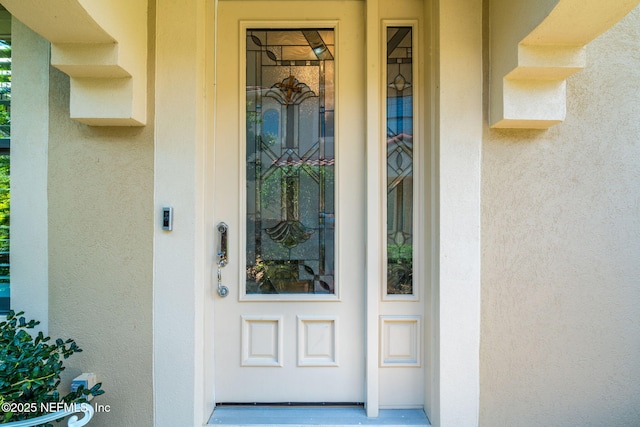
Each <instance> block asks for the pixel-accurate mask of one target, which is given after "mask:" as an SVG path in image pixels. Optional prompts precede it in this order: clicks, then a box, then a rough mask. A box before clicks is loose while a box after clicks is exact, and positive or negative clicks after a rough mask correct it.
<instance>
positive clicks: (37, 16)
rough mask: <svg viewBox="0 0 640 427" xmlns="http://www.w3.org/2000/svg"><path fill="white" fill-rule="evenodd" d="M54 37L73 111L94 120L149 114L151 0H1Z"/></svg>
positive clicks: (114, 122) (137, 119)
mask: <svg viewBox="0 0 640 427" xmlns="http://www.w3.org/2000/svg"><path fill="white" fill-rule="evenodd" d="M0 3H2V5H3V6H5V7H6V8H7V10H8V11H9V12H11V14H12V15H13V16H14V17H15V18H17V19H18V20H20V21H22V23H24V24H25V25H27V26H28V27H29V28H31V29H32V30H33V31H35V32H36V33H38V34H40V35H41V36H42V37H44V38H45V39H47V40H48V41H49V42H50V43H51V65H52V66H54V67H56V68H58V69H59V70H61V71H62V72H64V73H65V74H67V75H69V77H70V107H69V109H70V116H71V118H72V119H75V120H78V121H80V122H82V123H85V124H87V125H91V126H144V125H145V124H146V120H147V2H146V1H144V0H141V1H134V2H132V1H130V0H110V1H109V2H95V1H89V0H48V1H46V2H43V1H41V0H0Z"/></svg>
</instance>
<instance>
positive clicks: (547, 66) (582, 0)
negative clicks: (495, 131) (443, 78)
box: [489, 0, 640, 129]
mask: <svg viewBox="0 0 640 427" xmlns="http://www.w3.org/2000/svg"><path fill="white" fill-rule="evenodd" d="M639 3H640V0H609V1H606V2H603V1H601V0H555V1H553V0H550V1H546V2H545V3H544V4H543V3H540V6H538V8H539V10H534V11H533V12H532V11H531V10H530V8H531V3H530V2H527V1H525V0H516V1H514V0H497V1H495V2H492V8H495V9H491V14H490V20H491V23H490V26H491V36H490V37H491V40H490V45H491V71H490V74H491V75H490V111H489V117H490V124H491V127H492V128H526V129H548V128H550V127H551V126H553V125H555V124H558V123H560V122H562V121H564V119H565V117H566V105H567V93H566V79H567V78H568V77H569V76H571V75H573V74H575V73H577V72H578V71H580V70H582V69H583V68H584V67H585V66H586V45H587V44H588V43H590V42H591V41H592V40H593V39H595V38H596V37H597V36H599V35H600V34H602V33H603V32H605V31H606V30H608V29H609V28H611V27H612V26H613V25H614V24H615V23H617V22H618V21H619V20H620V19H622V18H623V17H624V16H625V15H627V14H628V13H629V12H630V11H631V10H633V8H635V7H636V6H637V5H638V4H639ZM545 6H547V7H548V10H549V12H548V13H544V12H545V10H546V9H544V7H545ZM534 9H535V8H534ZM504 10H508V11H509V12H510V13H501V12H504ZM534 12H535V13H537V15H536V16H541V17H542V18H541V19H542V20H541V21H540V22H539V23H538V24H537V26H535V23H534V25H531V18H530V17H531V16H532V15H535V13H534ZM520 21H522V22H520ZM534 26H535V27H534ZM533 27H534V28H533ZM520 28H524V29H529V30H524V31H525V33H524V34H521V33H520V32H519V31H520V30H519V29H520ZM531 28H533V30H530V29H531ZM527 32H528V33H527Z"/></svg>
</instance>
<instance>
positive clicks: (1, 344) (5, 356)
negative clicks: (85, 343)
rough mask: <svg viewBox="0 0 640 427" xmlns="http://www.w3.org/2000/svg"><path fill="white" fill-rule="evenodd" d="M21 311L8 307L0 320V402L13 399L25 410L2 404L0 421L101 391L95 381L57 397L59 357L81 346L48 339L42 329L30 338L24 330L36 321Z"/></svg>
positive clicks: (35, 413)
mask: <svg viewBox="0 0 640 427" xmlns="http://www.w3.org/2000/svg"><path fill="white" fill-rule="evenodd" d="M23 314H24V312H19V313H15V312H14V311H13V310H11V311H10V312H9V314H8V315H7V319H6V321H3V322H0V405H1V404H3V403H16V404H18V405H13V406H18V407H23V408H27V407H28V408H29V410H28V411H22V412H7V411H4V409H5V408H6V405H5V406H4V407H3V411H2V412H0V424H2V423H7V422H9V421H18V420H25V419H29V418H34V417H37V416H40V415H43V414H44V412H43V411H41V409H42V408H43V407H44V406H45V405H47V404H48V403H51V402H64V403H67V404H71V403H84V402H87V401H88V400H87V398H88V397H89V396H98V395H101V394H103V393H104V391H103V390H101V386H102V385H101V384H100V383H98V384H96V385H95V386H94V387H92V388H91V389H89V390H87V389H85V388H84V387H80V388H79V389H78V390H77V391H76V392H70V393H68V394H67V395H65V396H63V397H62V398H61V397H60V394H59V393H58V390H57V388H58V386H59V385H60V374H61V373H62V371H64V369H65V367H64V366H63V363H62V360H61V358H62V359H67V358H69V357H70V356H71V355H73V354H74V353H77V352H81V351H82V350H81V349H80V348H79V347H78V345H77V344H76V342H75V341H74V340H72V339H68V340H66V341H63V340H62V339H60V338H58V339H56V340H55V341H54V342H52V343H50V342H51V338H50V337H45V336H44V334H43V333H42V332H38V335H37V336H36V337H35V338H34V337H33V336H31V335H30V334H29V332H27V330H28V329H33V328H34V327H35V326H36V325H38V324H39V323H40V322H38V321H35V320H29V321H28V322H27V321H26V320H25V318H24V317H22V315H23ZM47 426H51V424H47Z"/></svg>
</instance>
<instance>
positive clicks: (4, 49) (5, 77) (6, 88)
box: [0, 38, 11, 313]
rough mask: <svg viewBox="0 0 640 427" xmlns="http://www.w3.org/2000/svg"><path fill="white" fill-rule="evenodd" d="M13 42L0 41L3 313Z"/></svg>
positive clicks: (1, 307)
mask: <svg viewBox="0 0 640 427" xmlns="http://www.w3.org/2000/svg"><path fill="white" fill-rule="evenodd" d="M10 147H11V39H9V38H6V39H2V40H0V313H5V312H7V311H8V310H9V307H10V304H9V303H10V287H11V274H10V271H9V270H10V262H9V259H10V257H9V228H10V223H11V221H10V199H11V190H10V182H9V181H10V180H9V175H10V163H11V162H10V157H9V155H10V154H9V151H10Z"/></svg>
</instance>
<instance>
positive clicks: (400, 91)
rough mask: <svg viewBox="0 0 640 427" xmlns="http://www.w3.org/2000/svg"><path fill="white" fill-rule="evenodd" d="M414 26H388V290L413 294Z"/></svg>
mask: <svg viewBox="0 0 640 427" xmlns="http://www.w3.org/2000/svg"><path fill="white" fill-rule="evenodd" d="M411 50H412V28H411V27H388V28H387V294H405V295H411V294H413V84H412V81H413V64H412V58H411Z"/></svg>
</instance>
